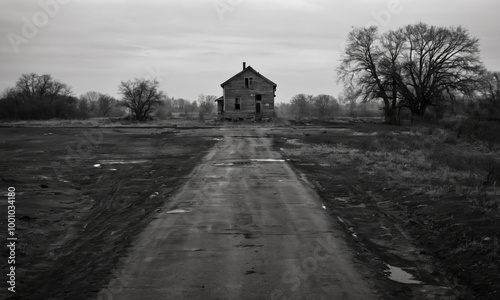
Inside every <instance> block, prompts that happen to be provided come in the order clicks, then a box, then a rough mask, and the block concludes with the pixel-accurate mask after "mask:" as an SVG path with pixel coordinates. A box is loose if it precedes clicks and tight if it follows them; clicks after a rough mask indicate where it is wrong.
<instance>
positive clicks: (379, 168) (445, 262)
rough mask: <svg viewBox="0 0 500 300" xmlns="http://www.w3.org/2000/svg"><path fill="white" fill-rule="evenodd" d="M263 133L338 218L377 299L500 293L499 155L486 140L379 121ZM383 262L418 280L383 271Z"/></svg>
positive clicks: (482, 296) (494, 296)
mask: <svg viewBox="0 0 500 300" xmlns="http://www.w3.org/2000/svg"><path fill="white" fill-rule="evenodd" d="M273 136H274V141H275V142H274V147H275V149H276V150H280V151H281V152H282V153H283V155H284V156H285V157H287V158H288V159H289V160H290V161H291V163H292V164H293V166H294V167H295V168H296V170H297V171H298V172H301V173H303V174H304V175H305V177H306V178H307V179H308V181H310V182H312V183H313V184H314V187H315V189H316V190H317V191H318V192H319V193H320V195H321V197H322V199H323V201H324V202H325V207H326V209H327V210H328V211H329V213H330V214H331V216H332V219H337V220H338V221H339V222H340V223H341V224H343V225H344V228H345V230H346V234H348V235H350V239H351V242H352V245H353V247H354V248H355V249H357V255H356V259H357V260H359V262H360V265H363V266H365V267H367V268H368V269H369V270H371V272H374V277H375V278H378V281H379V282H378V284H377V286H376V287H375V289H376V290H377V291H378V293H379V294H380V295H381V298H382V299H405V298H406V299H498V298H499V297H500V269H499V268H500V261H499V254H500V248H499V245H498V240H499V238H500V233H499V230H498V229H499V224H500V223H499V222H500V215H499V212H500V210H499V203H500V190H499V189H498V184H499V182H500V176H499V172H498V171H499V170H500V168H499V166H500V162H499V158H500V157H499V155H498V150H497V149H491V148H492V145H491V144H486V145H484V144H482V143H481V142H479V141H475V142H474V141H471V140H462V139H458V140H456V139H455V138H454V137H453V133H452V132H445V131H442V130H437V129H436V128H410V127H408V128H405V127H392V126H387V125H382V124H347V123H346V124H329V125H326V126H325V125H324V124H323V126H294V127H292V128H289V129H280V130H276V132H275V133H274V134H273ZM419 144H421V145H420V146H419ZM389 266H391V267H392V266H396V267H399V268H401V269H402V270H404V271H405V272H407V273H409V274H411V275H412V277H413V278H412V280H415V281H418V282H419V283H416V282H415V281H410V282H407V283H402V282H398V281H397V280H392V279H390V277H391V276H390V274H389ZM403 281H404V280H403Z"/></svg>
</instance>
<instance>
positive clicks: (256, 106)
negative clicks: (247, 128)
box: [255, 102, 260, 114]
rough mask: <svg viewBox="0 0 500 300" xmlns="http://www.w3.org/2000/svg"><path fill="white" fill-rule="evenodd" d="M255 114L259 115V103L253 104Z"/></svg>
mask: <svg viewBox="0 0 500 300" xmlns="http://www.w3.org/2000/svg"><path fill="white" fill-rule="evenodd" d="M255 112H256V113H257V114H260V102H257V103H255Z"/></svg>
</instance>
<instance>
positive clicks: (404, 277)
mask: <svg viewBox="0 0 500 300" xmlns="http://www.w3.org/2000/svg"><path fill="white" fill-rule="evenodd" d="M386 266H387V268H389V269H388V270H385V271H384V274H385V275H386V276H387V278H389V279H390V280H392V281H396V282H399V283H404V284H423V282H422V281H418V280H415V279H413V278H414V277H413V275H411V274H410V273H408V272H406V271H404V270H403V269H401V268H398V267H394V266H391V265H389V264H386Z"/></svg>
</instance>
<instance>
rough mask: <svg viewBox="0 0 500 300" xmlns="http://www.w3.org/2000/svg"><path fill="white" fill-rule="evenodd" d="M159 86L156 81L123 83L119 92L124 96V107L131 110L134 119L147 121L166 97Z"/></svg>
mask: <svg viewBox="0 0 500 300" xmlns="http://www.w3.org/2000/svg"><path fill="white" fill-rule="evenodd" d="M159 84H160V83H159V81H158V80H156V79H154V80H147V79H135V80H133V81H131V80H129V81H122V82H121V84H120V86H119V88H118V91H119V93H120V94H122V95H123V102H122V105H123V106H125V107H127V108H128V109H129V110H130V112H131V114H132V118H133V119H135V120H137V121H145V120H146V119H147V118H148V117H149V115H150V113H152V111H153V110H154V108H155V107H156V106H157V105H158V104H160V102H161V101H162V100H163V99H164V98H165V97H166V95H165V94H164V93H163V92H162V91H160V90H159Z"/></svg>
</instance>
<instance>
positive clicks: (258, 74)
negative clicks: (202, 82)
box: [220, 66, 277, 87]
mask: <svg viewBox="0 0 500 300" xmlns="http://www.w3.org/2000/svg"><path fill="white" fill-rule="evenodd" d="M248 70H250V71H252V72H254V73H255V74H256V75H257V76H259V77H261V78H262V79H264V80H265V81H267V82H269V83H270V84H272V85H273V86H277V85H276V83H274V82H272V81H271V80H269V79H267V78H266V77H265V76H264V75H262V74H260V73H259V72H257V71H255V69H254V68H252V67H250V66H248V67H246V68H245V69H243V70H242V71H240V72H239V73H238V74H236V75H234V76H233V77H231V78H229V79H228V80H226V81H224V82H223V83H222V84H221V85H220V86H221V87H224V86H225V85H226V84H227V83H228V82H229V81H231V80H233V79H234V78H235V77H237V76H238V75H240V74H241V73H243V72H245V71H248Z"/></svg>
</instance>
